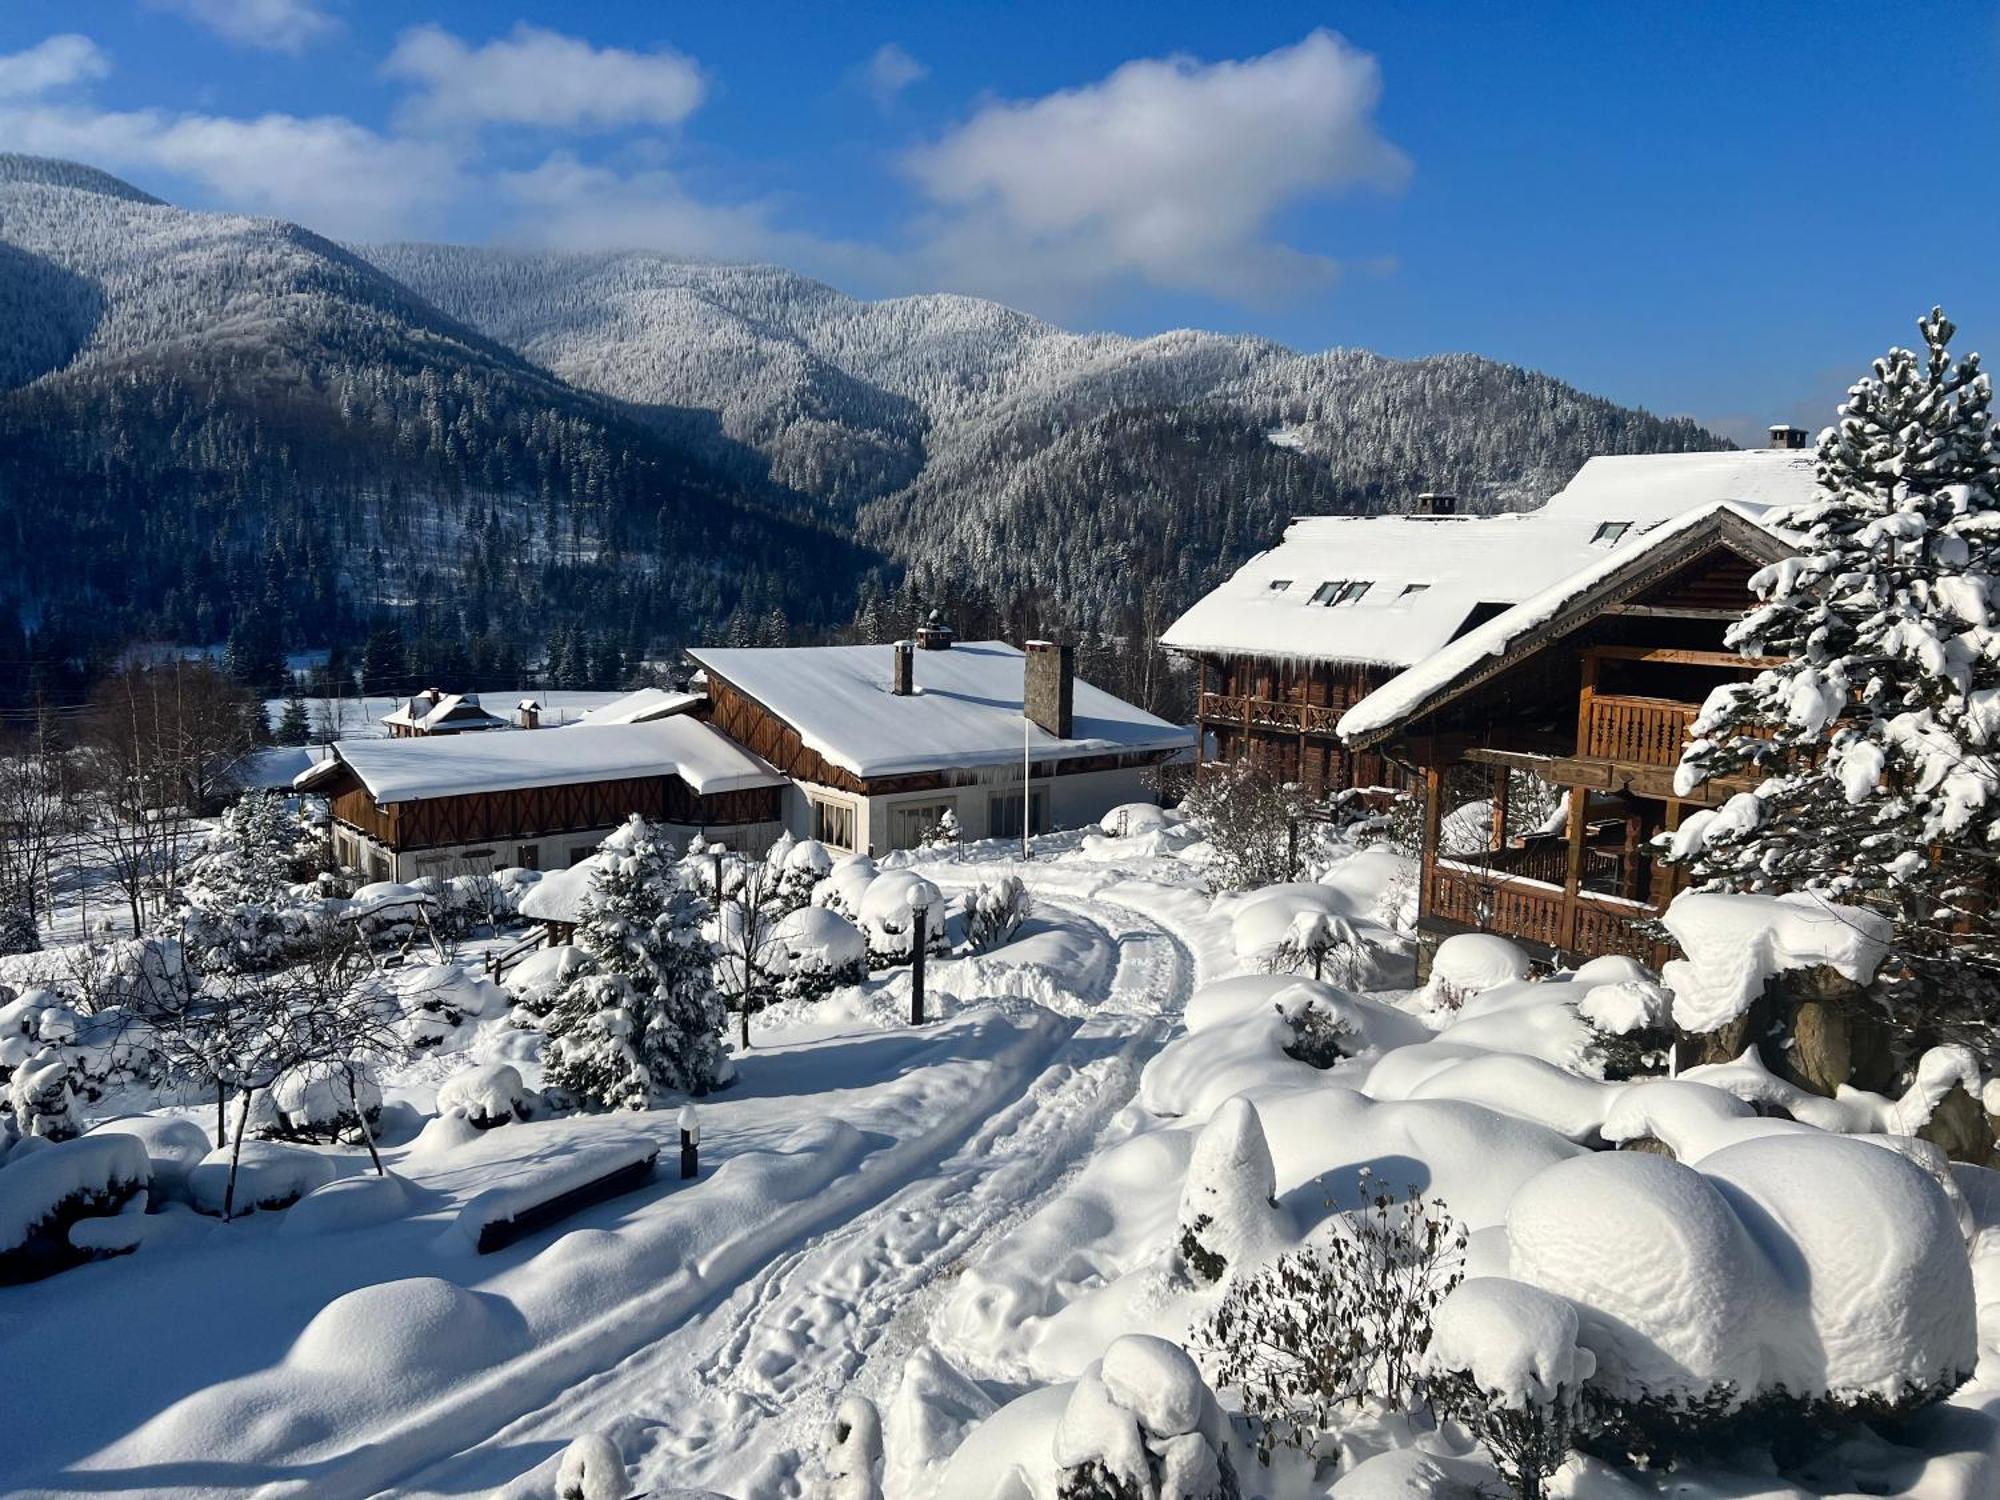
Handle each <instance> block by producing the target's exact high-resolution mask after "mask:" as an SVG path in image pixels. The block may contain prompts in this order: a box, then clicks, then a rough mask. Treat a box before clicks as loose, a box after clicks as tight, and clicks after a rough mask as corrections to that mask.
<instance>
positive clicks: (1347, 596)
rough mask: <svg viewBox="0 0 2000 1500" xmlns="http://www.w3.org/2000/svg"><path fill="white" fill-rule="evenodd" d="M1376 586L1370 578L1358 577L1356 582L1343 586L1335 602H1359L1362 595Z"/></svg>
mask: <svg viewBox="0 0 2000 1500" xmlns="http://www.w3.org/2000/svg"><path fill="white" fill-rule="evenodd" d="M1374 587H1375V585H1374V584H1373V583H1372V582H1370V581H1369V580H1368V579H1366V578H1357V579H1355V580H1354V582H1352V583H1350V584H1348V585H1347V586H1346V587H1345V588H1343V589H1342V590H1341V591H1340V595H1339V597H1338V598H1336V599H1335V600H1334V601H1333V602H1334V603H1335V604H1358V603H1359V602H1360V601H1361V596H1362V595H1363V594H1366V593H1367V592H1368V591H1369V590H1370V589H1372V588H1374Z"/></svg>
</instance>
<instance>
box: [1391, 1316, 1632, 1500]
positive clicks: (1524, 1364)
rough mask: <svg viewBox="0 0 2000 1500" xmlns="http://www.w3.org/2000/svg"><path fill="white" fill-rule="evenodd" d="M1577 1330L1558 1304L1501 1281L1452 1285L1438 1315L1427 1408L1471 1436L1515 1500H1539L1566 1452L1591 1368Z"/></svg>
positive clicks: (1428, 1365) (1428, 1359)
mask: <svg viewBox="0 0 2000 1500" xmlns="http://www.w3.org/2000/svg"><path fill="white" fill-rule="evenodd" d="M1577 1329H1578V1323H1577V1313H1576V1309H1575V1308H1574V1307H1572V1306H1571V1305H1570V1304H1569V1303H1568V1302H1566V1301H1564V1300H1563V1299H1562V1298H1561V1297H1557V1296H1554V1295H1552V1294H1551V1293H1548V1292H1545V1291H1543V1290H1541V1289H1540V1288H1539V1287H1532V1286H1528V1285H1526V1284H1524V1283H1522V1282H1519V1281H1512V1280H1509V1279H1507V1278H1505V1277H1499V1276H1478V1277H1474V1278H1473V1279H1471V1280H1469V1281H1463V1282H1460V1283H1459V1285H1458V1286H1457V1287H1455V1288H1454V1289H1453V1290H1452V1293H1451V1295H1450V1296H1448V1297H1446V1298H1445V1299H1444V1301H1443V1302H1442V1303H1441V1304H1440V1305H1439V1307H1438V1309H1437V1317H1436V1322H1435V1325H1434V1332H1433V1335H1432V1339H1431V1344H1430V1347H1429V1349H1428V1351H1427V1352H1426V1354H1425V1359H1424V1368H1425V1373H1426V1377H1427V1379H1428V1380H1429V1383H1430V1395H1431V1401H1432V1404H1433V1405H1434V1406H1436V1407H1437V1408H1438V1409H1439V1410H1440V1411H1441V1412H1442V1413H1444V1414H1447V1415H1449V1416H1452V1417H1455V1418H1456V1419H1457V1420H1458V1421H1460V1422H1461V1423H1463V1424H1464V1425H1465V1427H1466V1429H1467V1430H1468V1431H1469V1432H1471V1433H1472V1435H1473V1436H1474V1437H1476V1438H1478V1439H1479V1442H1480V1444H1481V1445H1482V1446H1483V1447H1484V1448H1485V1449H1486V1451H1487V1452H1488V1453H1489V1454H1491V1455H1492V1457H1493V1462H1494V1464H1495V1466H1496V1467H1498V1469H1499V1470H1500V1475H1501V1477H1502V1478H1503V1479H1505V1480H1506V1481H1507V1482H1508V1484H1510V1485H1512V1486H1513V1489H1514V1493H1515V1494H1516V1495H1517V1496H1519V1497H1520V1500H1541V1496H1542V1489H1543V1481H1544V1480H1545V1479H1546V1478H1547V1477H1548V1476H1549V1475H1550V1474H1551V1473H1553V1472H1554V1471H1555V1470H1556V1469H1557V1468H1558V1467H1560V1466H1561V1464H1562V1462H1563V1460H1564V1458H1566V1457H1567V1456H1568V1454H1569V1450H1570V1444H1571V1440H1572V1436H1573V1434H1574V1432H1575V1430H1576V1426H1577V1422H1578V1419H1579V1415H1580V1401H1579V1398H1580V1397H1581V1394H1582V1391H1583V1383H1584V1382H1585V1381H1586V1380H1588V1379H1589V1378H1590V1376H1591V1374H1592V1372H1593V1371H1595V1370H1596V1368H1597V1360H1596V1358H1595V1356H1593V1355H1592V1354H1591V1352H1590V1351H1589V1350H1588V1349H1585V1348H1583V1347H1581V1346H1580V1345H1579V1344H1578V1342H1577Z"/></svg>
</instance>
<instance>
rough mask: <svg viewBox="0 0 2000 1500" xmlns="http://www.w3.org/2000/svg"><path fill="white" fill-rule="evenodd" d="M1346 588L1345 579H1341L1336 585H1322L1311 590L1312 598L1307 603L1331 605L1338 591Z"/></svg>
mask: <svg viewBox="0 0 2000 1500" xmlns="http://www.w3.org/2000/svg"><path fill="white" fill-rule="evenodd" d="M1346 587H1347V581H1346V580H1345V579H1342V580H1341V581H1340V582H1338V583H1322V584H1321V585H1320V586H1319V587H1318V588H1316V589H1314V590H1313V596H1312V598H1311V599H1310V600H1309V601H1307V602H1308V603H1312V604H1331V603H1333V601H1334V599H1335V598H1336V597H1338V596H1339V594H1340V591H1341V590H1342V589H1344V588H1346Z"/></svg>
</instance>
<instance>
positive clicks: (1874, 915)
mask: <svg viewBox="0 0 2000 1500" xmlns="http://www.w3.org/2000/svg"><path fill="white" fill-rule="evenodd" d="M1662 920H1663V921H1664V922H1665V924H1666V928H1667V931H1669V932H1670V933H1672V934H1673V936H1674V941H1675V942H1677V943H1679V944H1680V946H1681V951H1682V952H1683V953H1685V954H1686V955H1687V957H1685V958H1680V959H1675V960H1673V961H1672V962H1671V963H1669V964H1668V965H1667V966H1666V968H1665V970H1664V971H1663V972H1662V974H1661V979H1662V980H1663V982H1664V983H1665V984H1666V986H1667V988H1668V989H1670V990H1672V991H1673V994H1674V1021H1675V1024H1677V1025H1679V1026H1680V1027H1682V1028H1683V1029H1685V1030H1688V1031H1695V1032H1705V1031H1716V1030H1719V1029H1720V1028H1721V1027H1724V1026H1726V1025H1728V1024H1729V1023H1730V1022H1731V1021H1733V1020H1735V1019H1736V1018H1737V1017H1738V1016H1740V1015H1742V1014H1743V1012H1744V1011H1745V1010H1747V1009H1749V1007H1750V1003H1751V1001H1753V1000H1755V999H1756V998H1757V997H1758V996H1759V995H1760V994H1762V993H1763V991H1764V986H1765V984H1766V983H1767V982H1768V981H1769V980H1770V979H1771V978H1772V976H1774V975H1777V974H1781V973H1784V972H1785V971H1787V970H1790V969H1808V968H1814V967H1817V966H1819V965H1825V966H1826V967H1828V968H1831V969H1834V970H1835V971H1837V972H1838V973H1840V974H1842V975H1843V976H1845V977H1846V978H1848V979H1850V980H1852V981H1853V982H1854V983H1856V984H1861V985H1865V984H1867V983H1869V982H1870V981H1871V980H1873V979H1874V977H1875V971H1876V969H1877V968H1878V967H1879V966H1880V965H1881V962H1882V960H1883V958H1884V957H1885V956H1886V955H1887V953H1888V951H1889V922H1888V919H1887V918H1886V917H1884V916H1882V914H1881V913H1879V912H1872V911H1867V910H1865V909H1863V908H1861V907H1856V906H1841V905H1837V904H1835V903H1833V902H1829V901H1822V900H1820V899H1819V898H1818V897H1816V896H1809V895H1804V894H1791V895H1784V896H1748V895H1736V894H1729V893H1724V892H1715V891H1683V892H1682V893H1681V894H1680V895H1678V896H1676V897H1675V898H1674V901H1673V904H1672V905H1671V906H1669V907H1668V908H1667V912H1666V916H1665V917H1664V918H1663V919H1662Z"/></svg>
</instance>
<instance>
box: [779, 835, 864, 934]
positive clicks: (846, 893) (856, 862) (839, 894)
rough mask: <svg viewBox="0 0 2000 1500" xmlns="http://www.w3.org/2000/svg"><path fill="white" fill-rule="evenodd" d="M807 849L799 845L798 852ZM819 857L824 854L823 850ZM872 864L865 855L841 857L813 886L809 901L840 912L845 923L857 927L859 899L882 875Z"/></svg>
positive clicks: (859, 919)
mask: <svg viewBox="0 0 2000 1500" xmlns="http://www.w3.org/2000/svg"><path fill="white" fill-rule="evenodd" d="M805 847H806V845H804V844H801V845H799V848H800V849H803V848H805ZM820 852H821V853H825V852H826V851H825V850H824V849H822V850H821V851H820ZM881 873H882V872H881V869H880V868H879V867H878V866H877V865H876V863H875V861H874V860H873V859H872V858H870V857H869V856H868V855H866V854H843V855H842V856H841V857H840V858H839V859H836V860H834V861H833V864H832V867H831V868H830V869H828V870H827V872H826V874H825V875H824V876H823V877H821V879H820V880H819V881H818V883H816V884H815V885H814V886H813V893H812V900H813V905H815V906H824V907H827V908H829V909H831V910H833V911H837V912H839V913H840V914H841V915H842V916H843V917H845V918H847V920H848V921H850V922H853V923H855V924H856V925H859V924H860V921H861V898H862V897H863V896H864V895H865V894H866V893H867V890H868V887H869V886H871V885H873V884H874V883H875V877H876V876H877V875H879V874H881Z"/></svg>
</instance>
